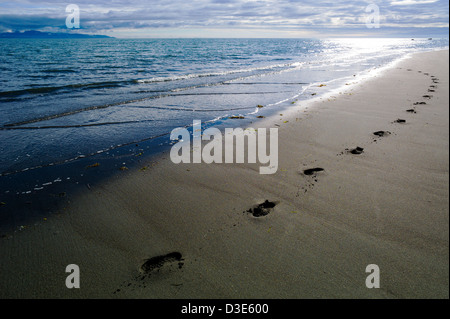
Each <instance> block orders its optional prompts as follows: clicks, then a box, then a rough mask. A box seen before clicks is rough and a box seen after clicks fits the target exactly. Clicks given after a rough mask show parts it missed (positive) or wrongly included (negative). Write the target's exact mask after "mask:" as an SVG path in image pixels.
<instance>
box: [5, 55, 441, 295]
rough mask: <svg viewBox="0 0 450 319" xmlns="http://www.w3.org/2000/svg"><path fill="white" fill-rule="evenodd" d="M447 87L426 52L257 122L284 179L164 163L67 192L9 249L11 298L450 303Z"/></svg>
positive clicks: (251, 170) (9, 241) (9, 240)
mask: <svg viewBox="0 0 450 319" xmlns="http://www.w3.org/2000/svg"><path fill="white" fill-rule="evenodd" d="M355 82H356V80H355ZM448 85H449V84H448V51H438V52H429V53H418V54H415V55H413V57H412V58H409V59H406V60H404V61H401V62H399V63H398V64H396V65H395V66H394V67H392V68H390V69H388V70H386V71H383V72H382V73H380V74H377V75H376V76H374V77H373V78H371V79H368V80H364V81H360V82H356V83H353V82H352V83H349V85H348V86H347V87H346V88H344V89H343V90H342V91H341V92H336V94H335V95H334V96H332V97H330V98H329V99H318V101H316V102H314V103H309V104H308V105H302V104H300V103H299V104H298V105H297V106H298V107H297V108H295V110H291V111H289V112H286V111H284V112H283V115H280V116H276V117H273V118H270V119H269V118H267V119H264V120H263V121H261V122H260V123H254V124H255V126H254V127H255V128H261V127H264V126H266V127H279V166H278V171H277V173H276V174H273V175H260V174H259V166H260V164H209V165H208V164H179V165H175V164H173V163H172V162H171V161H170V159H169V155H168V154H162V155H161V156H159V157H157V158H153V159H149V160H148V162H147V163H146V164H145V167H144V166H143V167H142V169H136V170H134V169H130V170H127V171H121V172H119V173H118V174H117V175H115V176H112V177H111V179H110V180H109V181H107V182H104V183H101V184H100V185H96V186H93V187H91V188H90V189H87V188H86V190H85V191H83V192H81V193H79V194H76V195H70V198H69V204H68V205H67V206H66V207H64V208H63V209H61V211H59V212H56V213H55V214H51V215H49V216H48V218H46V219H45V220H44V219H43V220H42V222H40V223H37V224H35V225H29V226H28V227H26V228H25V229H23V230H22V231H19V232H15V233H13V234H10V235H8V236H5V237H4V238H1V239H0V269H1V271H0V283H1V289H0V297H1V298H277V299H278V298H449V216H448V215H449V214H448V213H449V211H448V204H449V107H448V103H449V98H448ZM424 103H425V104H424ZM399 120H400V121H399ZM275 124H276V125H275ZM374 133H376V134H374ZM144 168H145V169H144ZM68 196H69V195H68ZM255 212H256V214H255ZM69 264H76V265H78V266H79V268H80V289H68V288H66V285H65V280H66V277H67V276H68V275H69V274H68V273H66V272H65V269H66V266H67V265H69ZM369 264H376V265H378V266H379V269H380V288H379V289H368V288H367V287H366V285H365V281H366V277H367V276H368V275H369V273H366V272H365V271H366V267H367V265H369Z"/></svg>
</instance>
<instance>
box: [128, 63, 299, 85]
mask: <svg viewBox="0 0 450 319" xmlns="http://www.w3.org/2000/svg"><path fill="white" fill-rule="evenodd" d="M301 65H303V62H293V63H286V64H274V65H269V66H262V67H256V68H248V69H239V70H229V71H223V72H210V73H192V74H185V75H177V76H170V77H154V78H150V79H140V80H135V81H136V82H137V83H158V82H171V81H180V80H187V79H194V78H204V77H213V76H223V75H230V74H237V73H248V72H253V71H262V70H272V69H277V68H291V67H295V68H297V67H299V66H301Z"/></svg>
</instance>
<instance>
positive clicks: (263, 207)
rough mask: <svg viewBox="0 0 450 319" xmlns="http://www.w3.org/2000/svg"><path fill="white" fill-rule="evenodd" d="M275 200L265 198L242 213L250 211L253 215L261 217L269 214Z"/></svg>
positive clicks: (275, 203) (274, 204)
mask: <svg viewBox="0 0 450 319" xmlns="http://www.w3.org/2000/svg"><path fill="white" fill-rule="evenodd" d="M277 204H278V203H277V202H271V201H269V200H267V199H266V200H265V201H264V203H261V204H258V205H255V206H253V207H252V208H250V209H248V210H246V211H244V213H250V214H252V215H253V216H254V217H263V216H267V215H269V214H270V213H271V212H272V211H273V209H274V207H275V206H276V205H277Z"/></svg>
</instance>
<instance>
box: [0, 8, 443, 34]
mask: <svg viewBox="0 0 450 319" xmlns="http://www.w3.org/2000/svg"><path fill="white" fill-rule="evenodd" d="M69 4H76V5H77V6H78V7H79V9H80V29H68V28H67V26H66V18H67V15H68V14H69V13H66V7H67V5H69ZM369 5H370V6H369ZM374 5H375V6H374ZM376 10H379V28H375V27H374V26H376V25H375V23H376V21H377V20H376V19H375V18H376V17H375V14H376ZM367 22H369V25H370V26H372V27H371V28H368V27H367ZM448 26H449V4H448V0H373V1H350V0H342V1H340V0H335V1H333V0H147V1H144V0H112V1H105V0H100V1H93V0H92V1H89V0H69V2H62V1H58V0H48V1H39V0H37V1H34V0H33V1H31V0H18V1H0V32H11V31H22V30H40V31H50V32H80V33H95V34H106V35H110V36H115V37H119V38H124V37H128V38H145V37H152V38H154V37H163V38H167V37H252V38H255V37H262V38H271V37H358V36H364V37H367V36H370V37H448V30H449V29H448Z"/></svg>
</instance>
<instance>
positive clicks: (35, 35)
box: [0, 31, 112, 39]
mask: <svg viewBox="0 0 450 319" xmlns="http://www.w3.org/2000/svg"><path fill="white" fill-rule="evenodd" d="M101 38H112V37H109V36H107V35H90V34H80V33H51V32H40V31H24V32H19V31H16V32H4V33H0V39H101Z"/></svg>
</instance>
